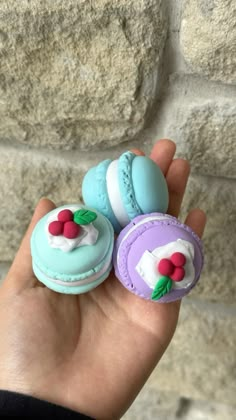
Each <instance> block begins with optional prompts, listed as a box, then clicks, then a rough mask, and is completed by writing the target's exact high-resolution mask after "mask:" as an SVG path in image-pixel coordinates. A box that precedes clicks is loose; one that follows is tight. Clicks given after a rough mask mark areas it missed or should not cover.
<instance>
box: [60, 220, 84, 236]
mask: <svg viewBox="0 0 236 420" xmlns="http://www.w3.org/2000/svg"><path fill="white" fill-rule="evenodd" d="M79 231H80V226H79V225H77V223H75V222H73V221H69V222H66V223H65V224H64V229H63V235H64V236H65V237H66V238H68V239H74V238H76V237H77V236H78V235H79Z"/></svg>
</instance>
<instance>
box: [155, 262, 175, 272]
mask: <svg viewBox="0 0 236 420" xmlns="http://www.w3.org/2000/svg"><path fill="white" fill-rule="evenodd" d="M157 268H158V271H159V273H160V274H162V276H170V275H171V274H172V273H173V272H174V268H175V267H174V265H173V264H172V262H171V261H170V260H168V259H167V258H162V260H161V261H160V262H159V264H158V267H157Z"/></svg>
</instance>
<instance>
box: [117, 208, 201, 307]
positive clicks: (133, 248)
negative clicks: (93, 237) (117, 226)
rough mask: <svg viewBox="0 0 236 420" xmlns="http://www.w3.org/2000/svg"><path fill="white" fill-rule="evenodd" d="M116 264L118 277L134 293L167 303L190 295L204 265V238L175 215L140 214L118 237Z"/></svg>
mask: <svg viewBox="0 0 236 420" xmlns="http://www.w3.org/2000/svg"><path fill="white" fill-rule="evenodd" d="M113 263H114V267H115V273H116V276H117V278H118V279H119V280H120V282H121V283H122V284H123V286H124V287H126V289H128V290H129V291H130V292H132V293H134V294H136V295H138V296H140V297H142V298H144V299H148V300H153V301H157V302H162V303H165V302H166V303H167V302H172V301H175V300H178V299H181V298H182V297H183V296H185V295H187V294H188V293H189V292H190V290H191V289H192V288H193V287H194V286H195V284H196V283H197V281H198V279H199V277H200V273H201V270H202V266H203V252H202V243H201V240H200V238H199V237H198V236H197V235H196V233H194V232H193V231H192V229H191V228H190V227H188V226H186V225H184V224H183V223H181V222H180V221H179V220H178V219H176V218H175V217H173V216H170V215H167V214H162V213H151V214H146V215H142V216H138V217H136V218H135V219H133V220H132V222H130V223H129V225H128V226H126V228H125V229H123V230H122V232H121V233H120V235H119V236H118V238H117V240H116V245H115V249H114V254H113Z"/></svg>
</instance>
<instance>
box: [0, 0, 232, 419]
mask: <svg viewBox="0 0 236 420" xmlns="http://www.w3.org/2000/svg"><path fill="white" fill-rule="evenodd" d="M235 60H236V3H235V1H234V0H186V1H185V0H167V1H166V0H165V1H164V0H163V1H161V0H145V1H144V0H90V1H88V0H54V1H51V0H45V1H43V2H41V1H37V0H31V1H28V0H21V1H17V0H5V1H4V2H3V1H2V2H0V168H1V176H0V197H1V206H0V277H1V276H2V277H3V276H4V273H5V272H6V270H7V267H8V266H9V264H10V262H11V260H12V258H13V257H14V254H15V252H16V250H17V247H18V245H19V241H20V239H21V237H22V235H23V232H24V231H25V228H26V226H27V223H28V221H29V219H30V216H31V214H32V211H33V208H34V206H35V204H36V203H37V201H38V199H39V198H40V197H41V196H47V197H49V198H51V199H52V200H55V201H56V203H57V204H58V205H59V204H61V203H62V202H76V201H78V200H80V198H81V190H80V187H81V179H82V177H83V174H84V172H85V171H86V169H88V168H89V167H90V166H91V165H93V164H95V163H96V162H98V161H100V160H102V159H103V158H107V157H114V156H118V155H119V153H120V152H121V151H123V150H126V149H127V148H130V147H131V146H136V147H141V148H142V149H144V150H145V151H146V152H148V151H150V148H151V146H152V145H153V144H154V142H155V140H156V139H158V138H161V137H167V138H172V139H173V140H175V141H176V143H177V147H178V155H179V156H182V157H186V158H188V159H189V160H190V162H191V166H192V174H191V178H190V181H189V184H188V188H187V193H186V196H185V200H184V205H183V210H182V216H184V215H185V214H186V212H187V211H188V209H190V208H192V207H194V206H200V207H202V208H203V209H204V210H205V211H206V212H207V215H208V224H207V228H206V233H205V252H206V264H205V269H204V272H203V275H202V278H201V281H200V283H199V285H198V286H197V287H196V288H195V290H194V291H193V293H192V294H191V297H188V298H186V300H185V301H184V303H183V305H182V311H181V316H180V322H179V326H178V329H177V332H176V335H175V337H174V339H173V342H172V343H171V345H170V347H169V349H168V351H167V353H166V354H165V355H164V357H163V359H162V361H161V363H160V365H159V366H158V368H157V369H156V370H155V372H154V373H153V375H152V377H151V379H150V381H149V384H148V386H149V387H150V389H152V390H161V391H162V392H163V391H164V392H173V393H174V394H175V395H179V396H181V397H182V398H185V399H186V398H187V399H202V400H211V404H212V402H213V403H214V402H215V403H217V404H219V403H220V404H228V405H229V406H230V405H234V404H235V395H236V357H235V349H236V329H235V325H236V306H235V298H236V275H235V273H236V262H235V261H236V259H235V224H236V211H235V208H236V101H235V95H236V61H235ZM140 418H141V417H140ZM209 418H210V417H209Z"/></svg>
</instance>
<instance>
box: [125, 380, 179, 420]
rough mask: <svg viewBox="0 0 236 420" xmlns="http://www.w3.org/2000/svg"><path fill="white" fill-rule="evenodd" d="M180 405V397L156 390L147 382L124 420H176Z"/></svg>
mask: <svg viewBox="0 0 236 420" xmlns="http://www.w3.org/2000/svg"><path fill="white" fill-rule="evenodd" d="M179 405H180V398H179V396H178V395H176V394H173V393H172V392H161V391H159V390H155V389H153V388H151V387H149V385H148V382H147V384H146V385H145V386H144V388H143V389H142V391H141V392H140V394H139V395H138V397H137V398H136V400H135V402H134V404H133V405H132V406H131V407H130V409H129V410H128V411H127V412H126V413H125V415H124V416H123V417H122V420H153V419H158V420H175V419H176V414H177V412H178V410H179Z"/></svg>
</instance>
